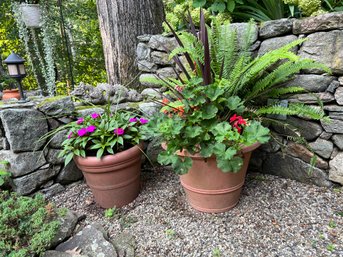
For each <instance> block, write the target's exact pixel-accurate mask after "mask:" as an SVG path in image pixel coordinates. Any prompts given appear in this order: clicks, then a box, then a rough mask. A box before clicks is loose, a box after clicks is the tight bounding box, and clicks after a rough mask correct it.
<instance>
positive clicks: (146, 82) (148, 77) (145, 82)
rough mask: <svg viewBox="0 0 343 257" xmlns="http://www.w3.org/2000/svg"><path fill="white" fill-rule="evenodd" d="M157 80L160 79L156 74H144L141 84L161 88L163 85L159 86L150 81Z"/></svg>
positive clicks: (141, 77) (140, 77)
mask: <svg viewBox="0 0 343 257" xmlns="http://www.w3.org/2000/svg"><path fill="white" fill-rule="evenodd" d="M156 79H158V77H157V76H156V75H155V74H149V73H143V74H141V75H140V76H139V83H141V84H142V85H143V86H146V87H161V85H157V84H156V83H152V82H151V81H150V80H156Z"/></svg>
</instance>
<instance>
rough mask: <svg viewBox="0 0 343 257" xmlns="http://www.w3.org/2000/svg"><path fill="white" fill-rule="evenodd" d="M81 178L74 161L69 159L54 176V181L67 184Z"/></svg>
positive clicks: (81, 175)
mask: <svg viewBox="0 0 343 257" xmlns="http://www.w3.org/2000/svg"><path fill="white" fill-rule="evenodd" d="M82 178H83V174H82V171H81V170H80V169H79V168H78V167H77V166H76V164H75V162H74V161H71V162H69V163H68V164H67V166H65V167H63V169H62V170H61V172H60V173H59V174H58V176H57V178H56V182H58V183H61V184H62V185H67V184H70V183H73V182H75V181H78V180H81V179H82Z"/></svg>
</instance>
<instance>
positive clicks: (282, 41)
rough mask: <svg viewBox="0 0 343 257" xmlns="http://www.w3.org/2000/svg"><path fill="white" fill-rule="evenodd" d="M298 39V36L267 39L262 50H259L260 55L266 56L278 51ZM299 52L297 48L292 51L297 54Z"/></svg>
mask: <svg viewBox="0 0 343 257" xmlns="http://www.w3.org/2000/svg"><path fill="white" fill-rule="evenodd" d="M297 39H298V38H297V36H294V35H289V36H284V37H275V38H270V39H266V40H264V41H263V42H262V44H261V46H260V49H259V50H258V55H260V56H261V55H264V54H265V53H267V52H269V51H272V50H275V49H278V48H280V47H282V46H285V45H287V44H289V43H291V42H293V41H294V40H297ZM297 50H298V47H295V48H294V49H292V51H293V52H295V53H296V52H297Z"/></svg>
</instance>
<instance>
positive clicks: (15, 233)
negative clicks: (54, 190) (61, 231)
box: [0, 191, 60, 257]
mask: <svg viewBox="0 0 343 257" xmlns="http://www.w3.org/2000/svg"><path fill="white" fill-rule="evenodd" d="M56 217H57V215H56V213H55V211H54V208H53V206H52V205H51V204H47V203H46V201H45V200H44V197H43V196H42V195H39V194H38V195H36V196H35V197H34V198H31V197H25V196H18V195H17V194H16V193H9V192H8V191H0V256H10V257H26V256H35V255H40V254H42V253H43V252H44V251H45V250H46V249H47V248H48V247H49V246H50V242H51V241H52V239H53V238H54V236H55V235H56V232H57V230H58V228H59V224H60V223H59V222H58V221H57V220H56Z"/></svg>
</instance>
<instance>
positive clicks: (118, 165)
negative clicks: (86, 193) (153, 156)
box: [74, 146, 142, 208]
mask: <svg viewBox="0 0 343 257" xmlns="http://www.w3.org/2000/svg"><path fill="white" fill-rule="evenodd" d="M140 149H141V146H133V147H131V148H130V149H128V150H125V151H123V152H120V153H117V154H114V155H106V156H104V157H102V158H101V159H98V158H96V157H86V158H83V157H80V156H76V157H74V160H75V163H76V165H77V166H78V167H79V169H80V170H81V171H82V172H83V175H84V177H85V179H86V182H87V185H88V186H89V187H90V188H91V190H92V192H93V195H94V197H95V201H96V202H97V203H98V204H99V205H100V206H101V207H103V208H113V207H122V206H124V205H126V204H128V203H130V202H132V201H133V200H134V199H136V197H137V196H138V194H139V191H140V172H141V160H142V152H141V150H140Z"/></svg>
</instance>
